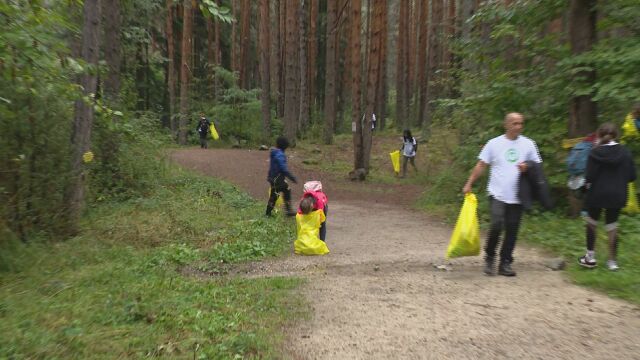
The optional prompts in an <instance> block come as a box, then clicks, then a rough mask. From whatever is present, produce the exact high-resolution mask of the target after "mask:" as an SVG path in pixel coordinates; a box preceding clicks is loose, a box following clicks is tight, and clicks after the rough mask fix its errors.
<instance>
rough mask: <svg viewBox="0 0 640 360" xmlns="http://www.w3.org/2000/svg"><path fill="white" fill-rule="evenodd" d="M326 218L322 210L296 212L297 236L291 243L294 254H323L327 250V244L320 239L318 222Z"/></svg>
mask: <svg viewBox="0 0 640 360" xmlns="http://www.w3.org/2000/svg"><path fill="white" fill-rule="evenodd" d="M325 220H326V217H325V216H324V212H323V211H322V210H316V211H313V212H311V213H309V214H306V215H303V214H296V227H297V229H298V238H297V239H296V241H295V243H294V244H293V247H294V250H295V252H296V254H299V255H324V254H327V253H328V252H329V248H328V247H327V244H326V243H325V242H324V241H322V240H320V224H321V223H322V222H323V221H325Z"/></svg>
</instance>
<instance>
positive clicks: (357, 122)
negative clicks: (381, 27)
mask: <svg viewBox="0 0 640 360" xmlns="http://www.w3.org/2000/svg"><path fill="white" fill-rule="evenodd" d="M361 11H362V2H361V0H351V9H350V12H351V15H350V18H351V32H350V34H349V40H350V44H349V55H350V57H351V60H350V64H351V131H352V132H353V169H354V170H356V169H360V168H364V152H363V148H362V120H361V118H362V116H361V113H362V110H361V109H360V104H361V99H362V92H361V87H362V84H361V81H362V79H361V77H360V75H361V74H362V70H361V65H362V57H361V53H360V35H361V29H360V28H361V21H362V18H361Z"/></svg>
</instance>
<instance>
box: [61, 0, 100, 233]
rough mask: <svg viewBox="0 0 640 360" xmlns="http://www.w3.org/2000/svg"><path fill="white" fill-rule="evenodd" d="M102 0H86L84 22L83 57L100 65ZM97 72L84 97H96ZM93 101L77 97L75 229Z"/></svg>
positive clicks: (71, 204) (71, 212)
mask: <svg viewBox="0 0 640 360" xmlns="http://www.w3.org/2000/svg"><path fill="white" fill-rule="evenodd" d="M100 10H101V6H100V0H85V1H84V7H83V19H84V21H83V24H82V59H83V60H84V61H85V62H86V63H87V64H89V65H91V66H94V67H97V66H98V58H99V55H100V40H99V39H100V20H101V18H100V16H101V14H100V12H101V11H100ZM96 74H97V72H90V73H89V72H88V73H85V74H83V75H82V76H81V78H80V85H81V86H82V89H83V90H82V94H83V97H91V96H94V95H95V93H96V89H97V83H98V79H97V75H96ZM93 115H94V114H93V101H85V100H84V99H79V100H76V102H75V108H74V119H73V129H72V133H71V145H72V149H73V152H72V155H71V175H72V178H71V181H70V185H69V186H70V187H69V190H68V191H67V194H66V201H65V202H66V204H67V211H68V218H69V225H70V230H71V232H73V233H75V232H77V231H78V228H77V226H78V221H79V220H80V215H81V212H82V208H83V205H84V191H85V175H86V174H85V172H84V163H83V158H82V156H83V155H84V154H85V153H86V152H87V151H89V149H90V147H91V127H92V125H93Z"/></svg>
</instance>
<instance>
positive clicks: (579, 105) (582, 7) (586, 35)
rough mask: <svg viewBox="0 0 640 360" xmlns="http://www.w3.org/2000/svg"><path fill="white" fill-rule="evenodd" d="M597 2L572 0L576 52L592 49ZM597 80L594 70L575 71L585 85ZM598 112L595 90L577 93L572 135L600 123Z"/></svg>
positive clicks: (572, 36) (573, 102)
mask: <svg viewBox="0 0 640 360" xmlns="http://www.w3.org/2000/svg"><path fill="white" fill-rule="evenodd" d="M596 4H597V1H596V0H572V1H571V8H570V10H569V11H570V14H571V15H570V19H571V20H570V25H569V26H570V28H569V39H570V42H571V53H572V54H573V55H580V54H582V53H585V52H588V51H590V50H591V49H592V47H593V45H594V44H595V42H596V19H597V13H596V8H595V7H596ZM588 65H589V64H580V65H578V66H588ZM595 80H596V72H595V70H582V71H579V72H578V73H576V74H575V75H574V81H576V82H577V83H580V84H581V85H582V86H583V87H589V86H592V85H593V84H594V83H595ZM597 113H598V109H597V105H596V103H595V102H594V101H593V98H592V94H588V95H579V96H574V97H573V99H571V105H570V118H569V136H570V137H579V136H584V135H586V134H588V133H590V132H593V131H594V130H595V128H596V126H597V124H598V123H597Z"/></svg>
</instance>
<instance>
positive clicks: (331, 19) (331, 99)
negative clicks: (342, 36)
mask: <svg viewBox="0 0 640 360" xmlns="http://www.w3.org/2000/svg"><path fill="white" fill-rule="evenodd" d="M336 19H337V1H328V2H327V50H326V59H327V60H326V76H325V87H324V121H325V123H324V143H325V144H331V143H332V142H333V129H334V126H335V123H336V80H337V67H336V42H337V32H338V27H337V23H336Z"/></svg>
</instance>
